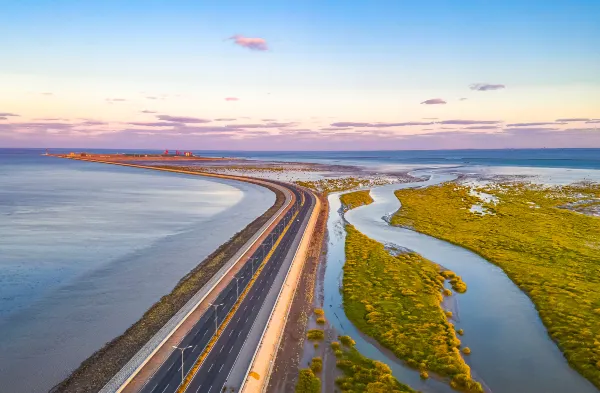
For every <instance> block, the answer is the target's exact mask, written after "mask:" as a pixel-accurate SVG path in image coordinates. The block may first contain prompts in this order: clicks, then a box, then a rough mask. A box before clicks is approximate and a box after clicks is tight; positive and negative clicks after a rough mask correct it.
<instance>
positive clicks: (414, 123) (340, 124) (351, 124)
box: [330, 121, 433, 128]
mask: <svg viewBox="0 0 600 393" xmlns="http://www.w3.org/2000/svg"><path fill="white" fill-rule="evenodd" d="M431 124H433V123H432V122H422V121H408V122H403V123H356V122H351V121H340V122H337V123H331V124H330V126H331V127H343V128H346V127H357V128H358V127H384V128H386V127H407V126H428V125H431Z"/></svg>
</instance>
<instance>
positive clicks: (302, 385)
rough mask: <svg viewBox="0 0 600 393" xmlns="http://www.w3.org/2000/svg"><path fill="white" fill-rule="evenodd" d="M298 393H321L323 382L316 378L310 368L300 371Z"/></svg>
mask: <svg viewBox="0 0 600 393" xmlns="http://www.w3.org/2000/svg"><path fill="white" fill-rule="evenodd" d="M296 393H321V380H320V379H319V378H317V377H316V376H315V374H314V373H313V372H312V370H311V369H310V368H304V369H302V370H300V375H299V377H298V383H297V384H296Z"/></svg>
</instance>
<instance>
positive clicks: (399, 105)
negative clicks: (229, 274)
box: [0, 0, 600, 150]
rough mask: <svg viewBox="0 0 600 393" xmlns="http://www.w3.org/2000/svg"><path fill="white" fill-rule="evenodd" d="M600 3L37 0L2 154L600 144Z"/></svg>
mask: <svg viewBox="0 0 600 393" xmlns="http://www.w3.org/2000/svg"><path fill="white" fill-rule="evenodd" d="M598 15H600V1H598V0H570V1H565V0H555V1H538V0H528V1H522V0H519V1H517V0H503V1H491V0H430V1H416V0H415V1H409V0H393V1H384V0H370V1H355V0H346V1H338V0H329V1H323V0H321V1H313V0H302V1H289V0H281V1H270V0H264V1H253V2H250V1H247V0H240V1H229V0H204V1H181V0H169V1H159V0H144V1H139V0H127V1H122V0H120V1H113V0H103V1H73V0H21V1H19V2H7V3H6V4H4V5H3V11H2V14H1V15H0V42H1V48H2V50H1V51H0V86H1V88H0V147H40V148H52V147H73V148H152V149H162V148H165V149H167V148H168V149H181V150H185V149H205V150H209V149H217V150H380V149H398V150H402V149H462V148H537V147H539V148H542V147H547V148H551V147H600V131H599V130H598V126H599V125H600V23H598Z"/></svg>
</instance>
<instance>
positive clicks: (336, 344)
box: [331, 341, 340, 351]
mask: <svg viewBox="0 0 600 393" xmlns="http://www.w3.org/2000/svg"><path fill="white" fill-rule="evenodd" d="M331 349H333V350H334V351H337V350H338V349H340V343H339V342H337V341H334V342H332V343H331Z"/></svg>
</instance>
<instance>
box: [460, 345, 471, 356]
mask: <svg viewBox="0 0 600 393" xmlns="http://www.w3.org/2000/svg"><path fill="white" fill-rule="evenodd" d="M462 352H463V353H464V354H465V355H469V354H470V353H471V348H469V347H464V348H463V350H462Z"/></svg>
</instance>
